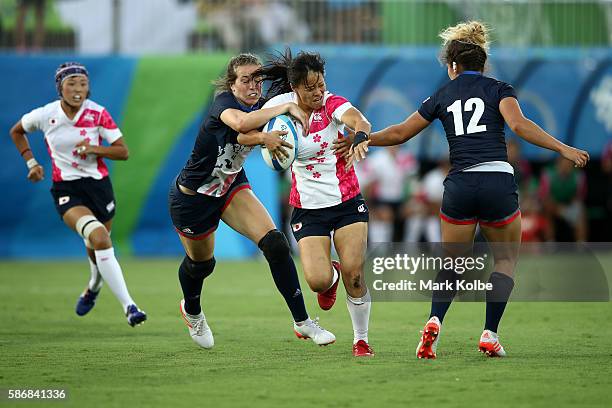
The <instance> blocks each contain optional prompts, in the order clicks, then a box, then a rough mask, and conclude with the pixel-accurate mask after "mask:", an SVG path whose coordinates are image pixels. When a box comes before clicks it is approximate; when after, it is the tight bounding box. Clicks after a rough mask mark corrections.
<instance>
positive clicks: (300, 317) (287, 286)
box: [257, 229, 308, 322]
mask: <svg viewBox="0 0 612 408" xmlns="http://www.w3.org/2000/svg"><path fill="white" fill-rule="evenodd" d="M257 246H258V247H259V249H261V250H262V251H263V253H264V256H265V257H266V260H267V261H268V265H269V266H270V272H272V278H273V279H274V284H275V285H276V288H277V289H278V291H279V292H280V294H281V295H282V296H283V298H284V299H285V302H286V303H287V306H288V307H289V310H290V311H291V315H292V316H293V320H294V321H296V322H301V321H304V320H306V319H308V313H307V312H306V306H305V305H304V296H302V290H301V289H300V281H299V279H298V275H297V269H296V267H295V263H294V262H293V258H291V252H290V249H289V242H287V238H285V234H283V233H282V232H280V231H278V230H276V229H274V230H272V231H269V232H268V233H267V234H266V235H265V236H264V237H263V238H262V239H261V240H260V241H259V243H258V244H257Z"/></svg>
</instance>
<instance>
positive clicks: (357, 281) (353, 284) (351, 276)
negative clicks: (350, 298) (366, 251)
mask: <svg viewBox="0 0 612 408" xmlns="http://www.w3.org/2000/svg"><path fill="white" fill-rule="evenodd" d="M342 275H343V276H344V280H345V282H346V283H347V284H348V286H349V288H351V289H361V288H363V279H362V276H361V270H360V268H349V267H346V266H344V264H343V265H342Z"/></svg>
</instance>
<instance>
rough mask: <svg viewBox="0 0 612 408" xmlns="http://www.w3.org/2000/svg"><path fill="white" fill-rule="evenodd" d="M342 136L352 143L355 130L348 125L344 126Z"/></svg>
mask: <svg viewBox="0 0 612 408" xmlns="http://www.w3.org/2000/svg"><path fill="white" fill-rule="evenodd" d="M344 137H346V138H347V139H348V141H349V142H351V143H353V140H355V131H354V130H353V129H351V128H350V127H348V126H344Z"/></svg>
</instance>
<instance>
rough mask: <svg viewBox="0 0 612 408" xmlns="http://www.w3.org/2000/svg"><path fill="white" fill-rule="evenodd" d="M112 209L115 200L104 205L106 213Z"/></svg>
mask: <svg viewBox="0 0 612 408" xmlns="http://www.w3.org/2000/svg"><path fill="white" fill-rule="evenodd" d="M114 209H115V200H113V201H111V202H110V203H108V204H106V211H108V212H111V211H113V210H114Z"/></svg>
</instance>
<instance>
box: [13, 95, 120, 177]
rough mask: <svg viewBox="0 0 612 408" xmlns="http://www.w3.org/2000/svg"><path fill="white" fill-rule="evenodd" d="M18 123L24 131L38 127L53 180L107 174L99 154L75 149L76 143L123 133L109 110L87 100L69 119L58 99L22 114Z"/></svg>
mask: <svg viewBox="0 0 612 408" xmlns="http://www.w3.org/2000/svg"><path fill="white" fill-rule="evenodd" d="M21 124H22V126H23V128H24V129H25V131H26V132H28V133H29V132H33V131H35V130H41V131H42V132H43V133H44V134H45V143H46V144H47V149H48V150H49V155H50V156H51V164H52V168H53V173H52V174H53V181H66V180H76V179H79V178H84V177H91V178H94V179H96V180H100V179H102V178H103V177H106V176H108V168H107V167H106V164H105V163H104V160H103V159H102V158H101V157H97V156H96V155H93V154H89V155H82V154H78V153H77V144H79V143H80V142H82V141H83V140H89V143H90V144H91V145H93V146H99V145H101V144H102V139H104V140H106V142H107V143H108V144H112V143H114V142H115V141H116V140H117V139H119V138H120V137H121V136H122V134H121V131H120V130H119V129H118V128H117V125H116V124H115V122H114V121H113V118H112V117H111V115H110V114H109V113H108V111H107V110H106V109H105V108H104V107H102V106H100V105H98V104H97V103H95V102H93V101H90V100H89V99H87V100H85V102H83V105H82V106H81V109H80V110H79V111H78V112H77V114H76V115H75V116H74V119H72V120H70V119H68V117H67V116H66V114H65V113H64V111H63V110H62V107H61V105H60V101H59V100H58V101H55V102H51V103H49V104H47V105H45V106H43V107H41V108H38V109H34V110H33V111H32V112H30V113H27V114H25V115H23V117H22V118H21Z"/></svg>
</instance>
